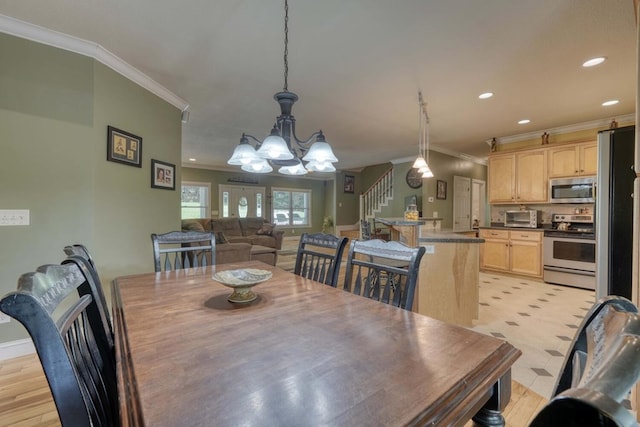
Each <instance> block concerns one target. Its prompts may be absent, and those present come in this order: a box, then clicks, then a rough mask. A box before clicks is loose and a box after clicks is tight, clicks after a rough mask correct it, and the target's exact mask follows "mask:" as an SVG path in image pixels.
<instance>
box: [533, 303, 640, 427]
mask: <svg viewBox="0 0 640 427" xmlns="http://www.w3.org/2000/svg"><path fill="white" fill-rule="evenodd" d="M639 379H640V316H639V315H638V309H637V308H636V306H635V305H634V304H633V303H632V302H631V301H629V300H627V299H625V298H622V297H617V296H609V297H605V298H604V299H602V300H600V301H599V302H597V303H596V304H595V305H594V306H593V307H592V308H591V310H590V311H589V312H588V313H587V315H586V316H585V318H584V320H583V322H582V324H581V326H580V328H579V329H578V331H577V333H576V335H575V337H574V340H573V343H572V345H571V347H570V350H569V353H568V354H567V356H566V358H565V361H564V365H563V368H562V370H561V371H560V375H559V377H558V381H557V383H556V387H555V393H554V397H553V398H552V399H551V400H550V401H549V402H548V403H547V404H546V405H545V406H544V407H543V408H542V409H541V410H540V412H539V413H538V414H537V415H536V417H535V418H534V419H533V421H532V422H531V424H530V426H531V427H542V426H545V427H555V426H558V427H559V426H563V427H572V426H576V427H577V426H580V427H591V426H598V427H601V426H602V427H604V426H607V427H608V426H625V427H626V426H629V427H630V426H637V425H638V424H637V421H636V420H635V416H634V415H633V414H632V413H631V411H630V410H629V409H627V404H628V403H629V402H628V401H627V399H628V398H629V393H630V391H631V390H632V389H633V388H634V386H635V385H636V383H637V382H638V380H639Z"/></svg>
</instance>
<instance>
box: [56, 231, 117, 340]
mask: <svg viewBox="0 0 640 427" xmlns="http://www.w3.org/2000/svg"><path fill="white" fill-rule="evenodd" d="M63 250H64V253H65V254H67V258H66V259H64V260H63V261H62V264H75V265H76V266H77V267H78V268H79V269H80V271H81V272H82V274H83V275H84V276H85V279H86V281H85V282H84V283H83V284H82V286H80V287H78V292H79V294H80V296H82V295H87V294H89V295H91V296H92V297H93V299H95V300H96V304H97V305H98V311H99V313H100V318H101V319H102V322H103V324H104V329H105V333H106V335H107V338H108V340H109V345H110V346H111V347H112V348H113V347H114V341H113V325H112V323H111V315H110V311H109V307H108V305H107V299H106V297H105V295H104V289H103V287H102V281H101V280H100V276H99V275H98V271H97V270H96V264H95V262H94V260H93V257H92V256H91V254H90V253H89V250H88V249H87V248H86V247H85V246H84V245H81V244H74V245H68V246H65V247H64V249H63Z"/></svg>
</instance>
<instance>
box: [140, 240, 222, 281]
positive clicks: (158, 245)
mask: <svg viewBox="0 0 640 427" xmlns="http://www.w3.org/2000/svg"><path fill="white" fill-rule="evenodd" d="M151 241H152V243H153V260H154V267H155V271H156V272H159V271H163V270H164V271H170V270H179V269H182V268H197V267H206V266H207V265H209V264H210V265H215V263H216V261H215V259H216V258H215V255H216V253H215V235H214V234H213V233H212V232H200V231H170V232H168V233H164V234H152V235H151ZM178 245H180V246H178ZM209 260H211V261H209Z"/></svg>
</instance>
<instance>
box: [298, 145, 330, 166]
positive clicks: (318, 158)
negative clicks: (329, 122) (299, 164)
mask: <svg viewBox="0 0 640 427" xmlns="http://www.w3.org/2000/svg"><path fill="white" fill-rule="evenodd" d="M302 160H304V161H307V162H337V161H338V159H337V158H336V156H335V155H334V154H333V150H332V149H331V146H330V145H329V144H327V143H326V142H324V141H316V142H315V143H314V144H313V145H312V146H311V148H309V152H308V153H307V154H305V156H304V157H303V158H302Z"/></svg>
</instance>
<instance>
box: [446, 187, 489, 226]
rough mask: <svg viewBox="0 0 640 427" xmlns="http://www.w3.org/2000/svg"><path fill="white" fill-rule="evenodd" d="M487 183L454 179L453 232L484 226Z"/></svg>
mask: <svg viewBox="0 0 640 427" xmlns="http://www.w3.org/2000/svg"><path fill="white" fill-rule="evenodd" d="M485 185H486V184H485V181H483V180H480V179H471V178H468V177H464V176H454V177H453V230H454V231H457V230H459V231H466V230H470V229H472V228H477V227H478V226H480V225H484V220H485V211H486V206H485V202H486V194H485Z"/></svg>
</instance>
